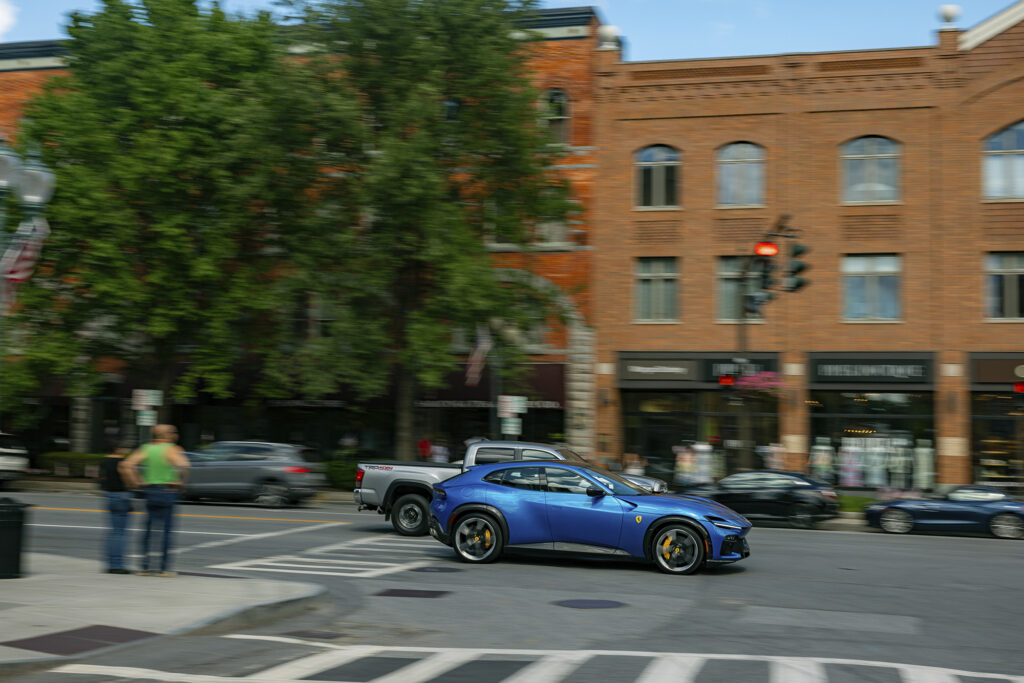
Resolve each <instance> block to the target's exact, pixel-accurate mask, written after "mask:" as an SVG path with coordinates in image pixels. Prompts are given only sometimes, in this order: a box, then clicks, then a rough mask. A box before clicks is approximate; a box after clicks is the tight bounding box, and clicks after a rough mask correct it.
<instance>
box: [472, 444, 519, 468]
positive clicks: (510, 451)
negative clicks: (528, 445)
mask: <svg viewBox="0 0 1024 683" xmlns="http://www.w3.org/2000/svg"><path fill="white" fill-rule="evenodd" d="M515 459H516V450H515V449H514V448H497V447H495V446H484V447H482V448H478V449H477V451H476V464H477V465H489V464H491V463H495V462H508V461H509V460H515Z"/></svg>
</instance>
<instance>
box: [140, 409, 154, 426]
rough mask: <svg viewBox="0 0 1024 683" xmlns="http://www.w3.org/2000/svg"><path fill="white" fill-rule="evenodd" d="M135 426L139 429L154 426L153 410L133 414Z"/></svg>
mask: <svg viewBox="0 0 1024 683" xmlns="http://www.w3.org/2000/svg"><path fill="white" fill-rule="evenodd" d="M135 424H137V425H138V426H140V427H154V426H156V411H155V410H139V411H137V412H136V413H135Z"/></svg>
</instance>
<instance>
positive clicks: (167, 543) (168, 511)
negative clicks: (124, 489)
mask: <svg viewBox="0 0 1024 683" xmlns="http://www.w3.org/2000/svg"><path fill="white" fill-rule="evenodd" d="M145 494H146V529H145V531H143V533H142V571H149V570H150V566H149V538H150V534H151V533H152V532H153V527H154V526H160V527H161V528H162V529H163V532H164V533H163V544H162V548H161V554H160V569H159V571H162V572H165V571H167V570H168V568H169V567H170V560H169V556H170V552H171V532H172V531H173V530H174V504H175V503H176V502H177V501H178V492H177V491H176V490H172V489H170V488H168V487H166V486H147V487H146V488H145Z"/></svg>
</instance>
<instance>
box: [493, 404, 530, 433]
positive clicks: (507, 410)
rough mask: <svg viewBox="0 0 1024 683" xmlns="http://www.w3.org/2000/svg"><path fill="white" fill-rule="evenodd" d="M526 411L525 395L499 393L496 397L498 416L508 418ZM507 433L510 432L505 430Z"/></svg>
mask: <svg viewBox="0 0 1024 683" xmlns="http://www.w3.org/2000/svg"><path fill="white" fill-rule="evenodd" d="M525 412H526V397H525V396H508V395H504V394H503V395H501V396H499V397H498V417H502V418H508V417H515V416H516V415H518V414H519V413H525ZM505 433H506V434H509V433H511V432H505ZM517 433H518V432H517Z"/></svg>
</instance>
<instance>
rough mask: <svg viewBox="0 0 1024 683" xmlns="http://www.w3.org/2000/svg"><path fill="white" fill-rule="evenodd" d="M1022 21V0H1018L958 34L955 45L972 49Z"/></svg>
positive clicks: (1023, 4) (1023, 14) (1023, 16)
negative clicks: (958, 37)
mask: <svg viewBox="0 0 1024 683" xmlns="http://www.w3.org/2000/svg"><path fill="white" fill-rule="evenodd" d="M1022 21H1024V0H1019V2H1017V4H1015V5H1012V6H1011V7H1007V8H1006V9H1004V10H1003V11H1002V12H999V13H998V14H996V15H993V16H991V17H989V18H988V19H986V20H985V21H983V22H981V23H980V24H978V25H977V26H975V27H974V28H971V29H968V30H966V31H964V32H963V33H962V34H960V40H959V41H958V44H957V47H959V48H960V49H961V50H973V49H974V48H976V47H978V46H979V45H981V44H982V43H984V42H985V41H986V40H989V39H991V38H994V37H996V36H998V35H999V34H1000V33H1002V32H1003V31H1005V30H1007V29H1009V28H1013V27H1014V26H1016V25H1017V24H1019V23H1020V22H1022Z"/></svg>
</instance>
